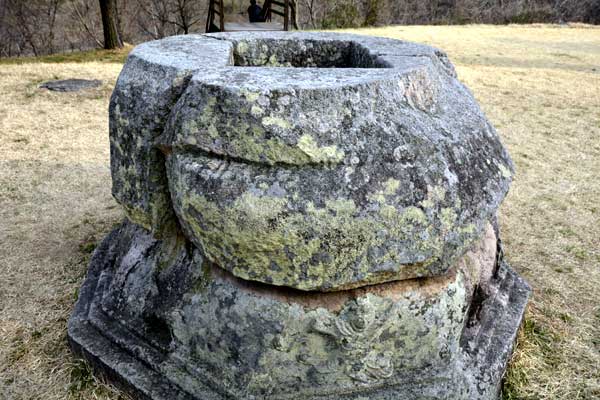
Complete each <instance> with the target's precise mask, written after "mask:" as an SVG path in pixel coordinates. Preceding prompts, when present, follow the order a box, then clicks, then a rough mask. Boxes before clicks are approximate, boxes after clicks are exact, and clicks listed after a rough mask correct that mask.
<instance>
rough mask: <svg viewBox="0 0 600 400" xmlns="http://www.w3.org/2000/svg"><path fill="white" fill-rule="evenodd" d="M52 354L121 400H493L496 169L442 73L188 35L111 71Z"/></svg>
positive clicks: (304, 44)
mask: <svg viewBox="0 0 600 400" xmlns="http://www.w3.org/2000/svg"><path fill="white" fill-rule="evenodd" d="M110 146H111V172H112V179H113V195H114V197H115V199H116V200H117V201H118V202H119V203H120V204H121V205H122V206H123V208H124V210H125V212H126V214H127V218H126V220H125V221H123V223H122V224H121V225H119V226H118V227H116V228H115V229H114V230H113V231H112V232H111V233H110V234H109V235H108V236H107V237H106V238H105V239H104V240H103V242H102V243H101V244H100V245H99V246H98V248H97V249H96V250H95V252H94V254H93V256H92V259H91V261H90V266H89V270H88V274H87V277H86V279H85V281H84V283H83V285H82V287H81V290H80V291H79V298H78V300H77V304H76V307H75V310H74V312H73V314H72V316H71V318H70V320H69V323H68V338H69V343H70V345H71V347H72V348H73V350H74V351H76V352H77V353H79V354H81V355H82V356H84V357H85V358H86V359H87V360H88V361H89V362H90V363H92V365H93V366H94V367H95V369H96V370H97V371H100V372H101V373H103V374H104V375H105V376H107V377H108V378H110V379H111V380H112V381H113V382H115V383H117V384H120V385H121V386H122V387H123V388H124V389H126V390H127V391H128V392H130V393H131V394H132V395H134V396H135V398H138V399H144V400H147V399H150V400H231V399H240V400H242V399H243V400H262V399H264V400H267V399H268V400H366V399H369V400H391V399H407V400H433V399H436V400H495V399H497V398H498V394H499V392H500V387H501V378H502V375H503V373H504V371H505V369H506V365H507V363H508V360H509V358H510V355H511V352H512V346H513V343H514V340H515V337H516V335H517V331H518V327H519V324H520V321H521V318H522V316H523V313H524V309H525V305H526V303H527V299H528V297H529V293H530V288H529V287H528V285H527V283H525V282H524V281H523V280H522V279H521V278H520V277H519V276H518V274H516V273H515V272H514V271H513V270H512V269H511V268H510V266H509V265H508V264H507V263H506V261H505V260H504V259H503V252H502V243H501V241H500V238H499V228H498V224H497V221H496V212H497V209H498V206H499V205H500V202H501V201H502V200H503V198H504V196H505V195H506V193H507V191H508V187H509V185H510V181H511V177H512V173H513V166H512V163H511V160H510V157H509V156H508V154H507V152H506V150H505V149H504V147H503V146H502V144H501V142H500V140H499V137H498V134H497V133H496V131H495V130H494V128H493V127H492V126H491V125H490V123H489V122H488V121H487V119H486V118H485V116H484V115H483V113H482V112H481V110H480V108H479V106H478V105H477V103H476V101H475V100H474V98H473V96H472V94H471V93H470V92H469V90H468V89H467V88H466V87H465V86H464V85H462V84H461V83H460V82H459V81H458V80H457V77H456V73H455V71H454V68H453V67H452V65H451V63H450V62H449V61H448V59H447V57H446V56H445V55H444V53H443V52H441V51H439V50H437V49H433V48H431V47H427V46H422V45H418V44H413V43H408V42H403V41H397V40H391V39H385V38H373V37H363V36H356V35H346V34H333V33H331V34H329V33H276V32H262V33H238V34H234V33H231V34H214V35H212V34H211V35H189V36H183V37H171V38H166V39H163V40H159V41H154V42H149V43H144V44H142V45H140V46H138V47H136V48H135V49H134V50H133V51H132V52H131V53H130V55H129V57H128V59H127V62H126V64H125V66H124V67H123V70H122V72H121V74H120V76H119V79H118V81H117V84H116V87H115V90H114V92H113V96H112V98H111V103H110Z"/></svg>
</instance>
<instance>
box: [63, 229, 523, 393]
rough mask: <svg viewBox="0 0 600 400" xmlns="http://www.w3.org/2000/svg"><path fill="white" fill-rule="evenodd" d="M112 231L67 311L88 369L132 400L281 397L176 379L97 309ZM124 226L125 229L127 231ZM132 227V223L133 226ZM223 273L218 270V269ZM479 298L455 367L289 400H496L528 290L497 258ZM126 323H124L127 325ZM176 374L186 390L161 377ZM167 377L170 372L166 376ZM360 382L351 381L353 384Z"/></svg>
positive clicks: (159, 352)
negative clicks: (389, 382) (239, 392)
mask: <svg viewBox="0 0 600 400" xmlns="http://www.w3.org/2000/svg"><path fill="white" fill-rule="evenodd" d="M123 229H126V225H125V226H123V227H121V228H118V229H117V230H115V231H114V232H112V233H111V234H110V235H109V236H108V237H107V238H106V239H105V241H104V242H103V243H102V244H101V246H99V248H98V249H97V251H96V252H95V254H94V256H93V259H92V262H91V265H90V269H89V271H88V276H87V278H86V280H85V282H84V284H83V286H82V288H81V291H80V296H79V300H78V302H77V305H76V308H75V311H74V313H73V315H72V317H71V319H70V320H69V323H68V338H69V343H70V345H71V347H72V349H73V350H74V351H75V352H76V353H77V354H79V355H81V356H83V357H84V358H85V359H87V360H88V361H89V362H90V363H91V364H92V365H93V367H94V368H95V369H96V370H97V371H98V372H100V373H102V374H104V375H105V376H107V377H108V378H109V379H111V380H113V381H116V382H118V384H119V385H120V386H121V387H123V388H125V389H126V390H127V391H129V392H131V393H133V394H134V396H135V397H136V398H140V399H153V400H162V399H182V400H183V399H202V400H216V399H228V398H239V399H242V398H243V399H261V398H268V399H279V398H282V399H283V398H287V396H283V397H280V396H263V397H261V396H258V395H255V396H246V395H243V396H235V395H232V394H231V392H229V393H227V391H226V390H225V388H218V386H219V382H218V381H213V382H212V384H211V383H210V381H209V380H207V379H206V376H203V375H204V374H196V375H195V374H194V373H193V372H192V373H190V370H187V371H186V372H185V373H184V374H183V375H186V376H184V377H182V376H181V371H183V370H184V369H185V368H183V369H179V367H181V365H180V366H169V367H168V368H167V369H166V370H165V363H164V362H163V361H164V360H165V359H166V358H167V356H168V355H167V351H168V350H167V347H168V346H164V345H160V344H157V343H153V344H151V343H148V342H147V340H145V339H144V338H142V337H141V336H139V335H138V334H137V333H135V332H133V331H132V330H131V329H129V328H127V327H126V326H125V325H123V324H122V323H120V322H119V321H118V320H117V319H118V318H114V317H110V316H109V315H108V314H106V313H105V312H103V311H101V308H102V305H101V304H100V302H101V301H102V298H103V296H102V295H101V294H102V293H103V292H105V290H106V288H107V287H108V286H109V284H110V283H111V282H110V281H111V279H112V274H113V272H114V271H113V269H114V268H115V265H114V259H115V255H116V253H115V251H114V249H113V248H111V246H114V243H117V242H120V241H121V242H122V241H123V240H122V239H123V238H122V237H120V235H122V230H123ZM130 229H131V228H130ZM133 229H134V231H135V228H133ZM222 273H224V272H222ZM486 293H487V297H484V298H481V297H479V298H477V296H476V298H475V300H473V303H472V305H471V310H470V312H469V320H468V321H467V324H466V326H467V328H466V329H465V330H464V331H463V335H462V338H461V347H462V351H459V352H458V357H457V358H456V360H455V364H452V366H449V365H447V366H446V367H443V366H438V367H428V368H423V369H422V370H420V371H419V373H418V374H415V373H414V371H413V372H411V371H408V372H405V373H399V374H398V375H397V379H395V380H396V384H394V385H389V386H388V385H386V384H385V383H384V384H378V385H374V387H363V390H357V391H356V392H354V393H348V392H340V393H335V394H323V395H319V394H316V393H315V394H314V395H304V396H303V395H297V396H294V398H296V399H323V400H325V399H327V400H329V399H344V400H345V399H348V400H350V399H355V400H358V399H362V400H365V399H370V400H376V399H381V400H388V399H390V400H391V399H397V398H403V399H415V400H417V399H418V400H425V399H434V398H435V399H452V400H457V399H481V400H484V399H485V400H488V399H489V400H491V399H496V398H497V396H498V393H499V390H500V384H501V378H502V373H503V371H504V370H505V368H506V365H507V363H508V360H509V358H510V354H511V351H512V346H513V343H514V340H515V337H516V334H517V331H518V327H519V325H520V322H521V318H522V315H523V313H524V309H525V305H526V303H527V300H528V297H529V293H530V288H529V286H528V285H527V284H526V283H525V282H524V281H523V280H522V279H521V278H520V277H519V276H518V275H517V274H516V273H515V272H514V271H513V270H512V269H511V268H510V266H508V264H506V263H505V262H504V261H501V262H500V264H499V268H498V270H497V271H496V273H495V274H494V276H493V277H492V279H491V281H490V284H489V285H488V287H487V290H486ZM129 326H131V325H130V324H129ZM174 373H176V374H179V375H178V378H177V379H179V381H180V382H185V386H186V388H185V389H184V388H182V387H181V385H178V384H175V383H173V382H172V381H171V380H170V379H169V378H167V376H169V374H174ZM171 376H173V375H171ZM359 386H360V385H359V384H358V383H357V387H359Z"/></svg>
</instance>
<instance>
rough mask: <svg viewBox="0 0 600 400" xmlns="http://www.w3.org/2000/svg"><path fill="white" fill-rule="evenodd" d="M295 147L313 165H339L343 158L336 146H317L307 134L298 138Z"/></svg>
mask: <svg viewBox="0 0 600 400" xmlns="http://www.w3.org/2000/svg"><path fill="white" fill-rule="evenodd" d="M297 146H298V148H299V149H300V150H302V152H304V154H306V155H307V156H308V158H309V159H310V160H311V161H312V162H315V163H339V162H340V161H342V159H343V158H344V152H343V151H342V150H339V149H338V148H337V147H336V146H319V145H318V144H317V143H316V142H315V139H314V138H313V137H312V136H311V135H308V134H305V135H302V136H300V139H299V140H298V145H297Z"/></svg>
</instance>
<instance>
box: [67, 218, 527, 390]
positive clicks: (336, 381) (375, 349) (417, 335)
mask: <svg viewBox="0 0 600 400" xmlns="http://www.w3.org/2000/svg"><path fill="white" fill-rule="evenodd" d="M486 232H487V233H486V236H485V237H484V238H483V239H482V240H481V241H479V242H478V244H477V245H476V246H475V247H474V248H473V249H472V250H471V251H470V252H468V253H467V254H468V255H467V256H465V257H464V258H463V259H461V261H460V263H459V265H463V266H464V265H470V266H471V267H469V268H463V269H459V267H456V268H453V269H452V271H451V273H450V274H449V275H446V276H443V277H433V278H420V279H413V280H405V281H397V282H391V283H385V284H380V285H375V286H369V287H365V288H360V289H353V290H348V291H341V292H330V293H318V292H303V291H298V290H294V289H285V288H275V287H271V286H269V285H263V284H259V283H252V282H249V281H244V280H241V279H239V278H236V277H234V276H233V275H230V274H229V273H228V272H226V271H223V270H222V269H220V268H218V267H216V266H214V265H212V264H211V263H209V262H207V260H206V259H205V258H204V257H203V256H202V255H201V253H200V251H199V250H198V249H196V248H194V247H193V246H189V244H187V243H186V241H185V240H182V238H180V239H179V240H177V239H174V240H171V241H169V242H166V241H160V240H156V239H154V238H152V236H151V234H150V233H149V232H147V231H145V230H144V229H143V228H140V227H138V226H136V225H134V224H131V223H125V224H123V225H122V226H120V227H119V228H117V229H116V230H115V231H114V232H112V233H111V234H110V235H109V236H108V237H107V239H105V241H104V242H103V243H102V244H101V245H100V246H99V248H98V249H97V251H96V252H95V254H94V256H93V259H92V263H91V265H90V271H89V273H88V277H87V279H86V282H85V284H84V285H83V287H82V289H81V291H80V299H79V301H78V304H77V308H76V311H75V313H74V315H73V317H72V318H71V320H70V321H69V338H70V341H71V343H72V346H73V347H74V348H75V349H76V350H77V351H79V352H81V353H83V354H84V355H85V356H86V357H87V358H88V359H90V360H92V361H93V363H94V364H95V365H96V366H98V367H99V368H100V369H101V370H104V371H105V372H106V373H108V374H109V375H111V376H115V375H116V376H118V377H119V379H120V380H121V381H122V383H124V384H125V387H126V388H128V389H130V390H133V391H134V393H135V394H137V395H138V396H140V397H142V398H151V399H202V400H211V399H271V400H278V399H291V398H293V399H331V400H333V399H370V400H376V399H385V400H388V399H389V400H391V399H398V398H402V399H452V400H458V399H495V398H496V397H497V394H498V392H499V383H500V378H501V375H502V371H504V368H505V367H506V363H507V362H508V358H509V356H510V353H511V348H512V343H513V341H514V338H515V335H516V332H517V329H518V326H519V322H520V318H521V315H522V312H523V309H524V307H525V303H526V300H527V297H528V294H529V289H528V287H527V285H526V284H525V283H524V282H523V281H522V280H521V279H520V278H518V277H517V276H516V275H515V274H514V272H512V271H511V270H510V268H509V267H508V266H507V265H505V264H503V263H502V262H500V263H499V264H498V263H496V257H495V256H496V254H497V253H496V247H495V246H493V244H495V242H496V240H495V235H494V234H493V230H491V229H490V228H488V229H487V230H486ZM482 260H483V261H482ZM461 268H462V267H461ZM483 270H489V271H493V274H486V273H481V271H483ZM479 279H486V281H485V282H483V281H479ZM469 287H470V288H474V287H479V288H486V289H485V290H479V292H478V293H477V296H478V297H477V299H476V301H472V300H471V295H472V293H471V292H468V291H467V290H468V288H469ZM469 304H471V305H470V307H469ZM463 327H464V328H463ZM142 395H143V396H142Z"/></svg>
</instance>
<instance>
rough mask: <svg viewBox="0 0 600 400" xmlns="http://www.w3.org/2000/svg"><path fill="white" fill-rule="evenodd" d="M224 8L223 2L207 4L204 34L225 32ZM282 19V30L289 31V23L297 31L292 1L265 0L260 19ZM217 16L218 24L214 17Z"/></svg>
mask: <svg viewBox="0 0 600 400" xmlns="http://www.w3.org/2000/svg"><path fill="white" fill-rule="evenodd" d="M224 10H225V7H224V6H223V0H210V1H209V3H208V17H207V18H206V32H224V31H225V11H224ZM273 14H275V15H279V16H280V17H282V18H283V30H284V31H289V30H290V22H291V24H292V25H293V27H294V29H298V22H297V21H298V18H297V14H296V4H295V1H294V0H265V3H264V4H263V7H262V11H261V19H262V20H263V21H265V22H267V21H268V22H270V21H271V18H272V15H273ZM217 16H218V19H219V21H218V24H217V23H216V21H215V20H216V17H217Z"/></svg>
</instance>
